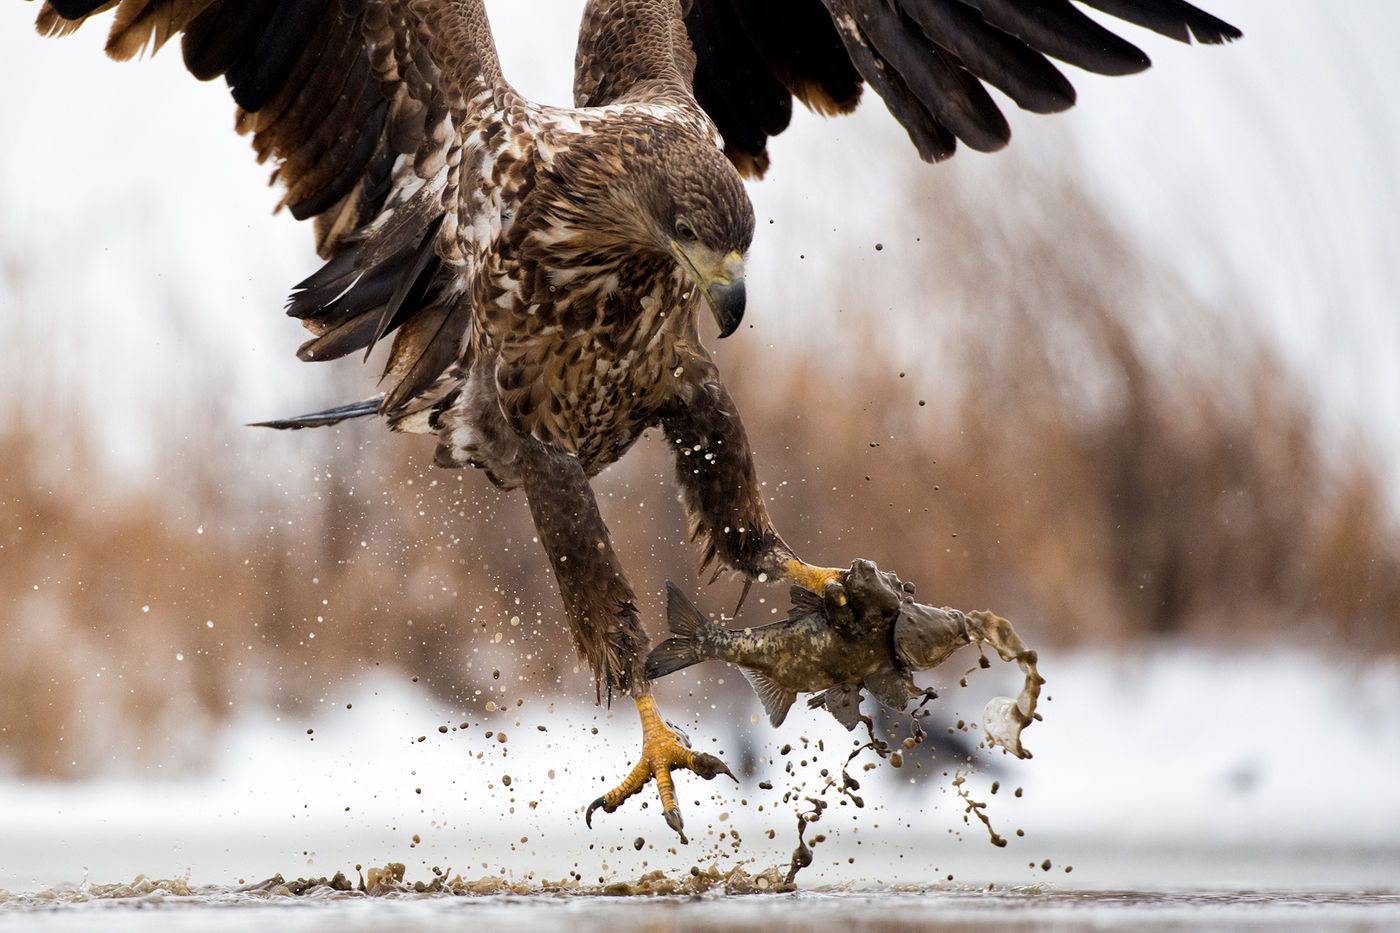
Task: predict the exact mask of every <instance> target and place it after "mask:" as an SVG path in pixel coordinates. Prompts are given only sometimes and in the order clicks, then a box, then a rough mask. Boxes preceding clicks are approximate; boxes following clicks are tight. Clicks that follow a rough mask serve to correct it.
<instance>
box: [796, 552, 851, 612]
mask: <svg viewBox="0 0 1400 933" xmlns="http://www.w3.org/2000/svg"><path fill="white" fill-rule="evenodd" d="M783 570H784V571H786V572H787V575H788V579H789V580H791V581H792V582H793V583H796V584H797V585H798V586H800V587H802V588H803V589H804V590H806V591H807V592H809V593H817V594H821V593H822V592H823V591H824V590H825V589H826V587H827V585H828V584H831V583H838V584H839V583H842V582H844V581H845V579H846V571H844V570H839V569H837V568H835V567H817V566H814V565H812V564H804V563H802V561H800V560H797V559H796V558H793V559H792V560H790V561H788V562H787V563H786V564H784V565H783ZM837 601H838V602H839V603H840V605H843V606H844V605H845V604H846V594H845V593H841V594H840V595H839V596H838V597H837Z"/></svg>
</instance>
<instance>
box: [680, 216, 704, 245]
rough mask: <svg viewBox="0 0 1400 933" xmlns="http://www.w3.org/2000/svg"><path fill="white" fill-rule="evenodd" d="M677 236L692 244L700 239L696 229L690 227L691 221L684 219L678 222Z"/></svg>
mask: <svg viewBox="0 0 1400 933" xmlns="http://www.w3.org/2000/svg"><path fill="white" fill-rule="evenodd" d="M676 236H678V237H680V238H681V239H682V240H688V241H690V242H694V241H695V240H698V239H700V238H699V237H698V236H696V235H695V228H694V227H692V226H691V225H690V221H688V220H686V219H685V218H684V217H682V218H681V219H680V220H677V221H676Z"/></svg>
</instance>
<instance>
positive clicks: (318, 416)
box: [248, 396, 384, 431]
mask: <svg viewBox="0 0 1400 933" xmlns="http://www.w3.org/2000/svg"><path fill="white" fill-rule="evenodd" d="M383 400H384V398H383V396H379V397H378V398H367V399H365V400H364V401H363V402H351V403H350V404H349V405H338V406H336V407H335V408H327V409H326V410H325V411H316V412H311V413H310V414H306V415H293V416H292V417H290V418H278V419H277V420H275V421H255V422H253V423H252V424H250V425H248V427H250V428H276V429H277V430H279V431H296V430H299V429H301V428H323V427H325V426H326V425H330V424H339V423H340V422H342V421H346V420H348V419H350V418H364V417H366V416H368V415H373V414H378V412H379V405H380V403H381V402H382V401H383Z"/></svg>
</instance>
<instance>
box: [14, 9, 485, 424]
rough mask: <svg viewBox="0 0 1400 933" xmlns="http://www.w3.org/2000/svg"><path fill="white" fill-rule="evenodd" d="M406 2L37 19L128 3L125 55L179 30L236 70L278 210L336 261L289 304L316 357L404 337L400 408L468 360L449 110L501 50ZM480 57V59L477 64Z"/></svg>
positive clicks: (111, 43)
mask: <svg viewBox="0 0 1400 933" xmlns="http://www.w3.org/2000/svg"><path fill="white" fill-rule="evenodd" d="M409 7H410V4H409V3H408V2H407V0H49V2H46V3H45V4H44V6H43V7H42V8H41V10H40V12H39V16H38V21H37V24H36V25H37V28H38V30H39V31H40V32H42V33H47V34H50V35H58V34H64V33H67V32H71V31H72V30H74V29H77V28H78V27H79V26H81V25H83V23H84V22H86V21H87V19H88V18H89V17H93V16H96V15H98V14H102V13H105V12H108V11H112V10H113V9H115V17H114V19H113V21H112V25H111V31H110V34H109V36H108V41H107V51H108V54H109V55H111V57H113V58H116V59H130V58H134V57H136V56H137V55H139V54H141V53H142V52H146V51H151V52H154V51H156V50H158V49H159V48H160V47H161V46H163V45H164V44H166V43H167V42H169V41H170V40H172V39H174V38H176V37H177V36H178V37H180V45H181V51H182V52H183V55H184V60H185V65H186V67H187V68H188V69H189V71H190V72H191V73H192V74H193V75H194V76H195V77H197V78H199V79H201V80H210V79H213V78H216V77H220V76H222V77H223V78H224V79H225V80H226V81H227V83H228V85H229V89H230V91H231V92H232V95H233V99H234V102H235V103H236V104H237V105H238V110H237V119H236V127H237V129H238V131H239V132H240V133H242V134H244V135H247V136H249V137H250V140H251V142H252V145H253V149H254V151H255V152H256V154H257V157H258V160H259V161H271V162H272V164H273V165H274V169H273V173H272V176H273V181H275V182H279V183H280V184H281V186H282V188H283V190H284V195H283V198H282V201H281V204H280V205H279V206H280V207H286V208H287V210H288V211H289V212H290V213H291V214H292V215H293V216H294V217H296V218H298V219H301V220H308V219H309V220H312V221H313V224H314V227H315V238H316V249H317V251H318V252H319V253H320V255H321V257H322V258H324V259H327V260H329V261H328V262H327V264H326V266H325V267H323V268H322V269H321V270H320V271H318V272H317V273H316V274H314V275H312V276H311V277H310V278H308V279H307V280H306V281H304V282H302V283H300V284H299V285H298V286H297V288H296V291H294V293H293V295H292V298H291V300H290V303H289V307H288V313H290V314H292V315H293V316H295V317H298V318H300V319H301V320H302V321H303V323H305V324H306V326H307V328H308V329H309V330H311V332H312V333H313V334H315V335H316V336H315V338H314V339H312V340H310V341H308V342H307V343H306V344H305V345H304V346H303V347H302V348H301V351H300V354H299V355H300V356H301V357H302V358H303V359H315V360H328V359H335V358H337V357H341V356H344V355H346V354H349V353H353V352H355V351H357V350H365V349H367V348H368V347H370V346H372V345H373V344H374V342H375V341H376V340H378V339H380V338H382V337H384V336H385V335H386V334H388V333H390V332H392V331H395V330H397V334H396V337H395V341H394V346H393V351H392V352H391V354H390V357H389V363H388V368H387V370H386V374H385V375H386V377H388V379H389V380H390V382H391V385H390V387H389V391H388V393H387V396H386V399H385V402H384V412H385V413H386V414H394V413H398V414H402V413H403V412H402V406H403V405H404V404H405V403H406V402H408V401H409V400H410V399H412V398H413V397H415V396H416V395H418V394H419V393H420V392H422V391H423V390H424V389H426V388H427V387H428V386H430V385H432V383H433V382H434V380H436V379H437V378H438V377H439V376H440V375H441V374H442V372H443V371H444V370H445V369H446V368H447V367H448V366H449V365H450V364H451V363H452V362H453V361H454V360H455V359H456V357H457V354H458V351H459V347H460V344H461V338H462V335H463V334H464V333H465V331H466V329H467V327H468V326H469V324H468V314H467V311H468V309H467V307H466V303H465V300H464V299H463V296H462V295H461V292H460V289H458V288H454V287H453V283H452V281H451V275H450V273H449V272H448V271H447V270H446V269H445V268H444V264H443V262H442V261H441V259H440V257H439V255H438V252H439V251H438V250H437V249H436V246H437V240H438V237H439V235H440V234H442V233H443V231H444V228H445V227H446V226H448V225H449V221H450V218H448V217H446V216H445V215H446V213H447V212H446V211H444V208H443V204H444V203H445V202H448V201H450V199H446V198H444V197H441V196H440V195H441V194H442V192H443V189H444V186H445V185H446V184H447V181H448V179H447V177H446V176H447V174H448V173H447V171H446V169H447V168H448V162H449V159H450V157H451V155H452V152H453V150H454V148H455V147H459V146H460V145H461V141H460V140H459V139H458V138H457V136H456V133H455V130H454V128H453V121H452V120H451V119H450V114H451V113H452V112H453V110H454V109H460V108H461V106H462V105H463V101H464V99H465V98H466V97H467V96H469V95H470V93H472V89H471V88H469V87H467V85H468V84H470V83H473V82H477V81H480V82H484V84H485V85H486V86H490V85H492V84H495V83H498V82H499V80H500V72H499V65H498V64H497V62H496V58H495V50H494V48H492V47H490V45H489V43H487V44H486V46H485V47H476V46H475V45H473V44H471V43H464V42H462V41H460V37H458V36H438V35H436V34H435V32H434V30H433V28H432V23H431V22H426V21H425V20H424V19H423V17H421V16H419V15H417V13H416V11H414V10H410V8H409ZM467 58H470V59H471V60H466V59H467Z"/></svg>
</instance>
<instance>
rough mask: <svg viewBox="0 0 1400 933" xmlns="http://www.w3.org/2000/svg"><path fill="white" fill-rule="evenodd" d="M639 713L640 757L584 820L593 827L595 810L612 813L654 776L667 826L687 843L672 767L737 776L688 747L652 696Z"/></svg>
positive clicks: (591, 806) (641, 702)
mask: <svg viewBox="0 0 1400 933" xmlns="http://www.w3.org/2000/svg"><path fill="white" fill-rule="evenodd" d="M637 714H638V715H639V716H641V719H642V757H641V760H640V761H638V762H637V764H636V766H635V767H633V768H632V772H631V773H630V774H628V775H627V777H626V779H624V780H623V782H622V783H621V784H619V785H618V786H617V787H615V788H613V789H612V790H610V791H608V792H607V793H606V794H604V795H603V796H601V797H599V798H598V799H597V800H595V801H593V802H592V803H590V804H589V805H588V809H587V811H585V813H584V817H583V818H584V822H585V823H587V824H588V826H589V827H590V828H592V826H593V811H594V810H596V809H598V808H599V807H602V808H603V812H605V813H611V812H613V811H614V810H616V809H617V808H618V807H620V806H622V804H623V802H624V801H625V800H627V798H628V797H631V796H632V795H633V794H635V793H637V792H638V791H639V790H641V789H642V788H643V787H645V786H646V785H647V782H648V781H650V780H652V779H653V778H655V779H656V790H657V793H658V794H660V795H661V812H662V815H663V816H665V818H666V825H668V826H670V827H671V828H672V829H674V830H675V831H676V833H677V834H679V835H680V837H681V843H682V844H685V843H686V842H688V841H689V840H687V839H686V838H685V833H684V832H683V828H684V826H685V821H684V820H682V819H681V811H680V807H679V806H678V805H677V804H676V785H675V782H673V781H672V780H671V769H672V768H685V769H687V770H689V771H694V772H695V773H696V774H698V775H700V776H701V777H702V778H704V779H705V780H707V781H708V780H710V779H711V778H713V777H714V776H715V775H717V774H727V775H729V776H730V777H732V778H734V773H733V772H732V771H730V770H729V767H728V766H727V765H726V764H725V763H724V762H723V761H720V760H719V759H718V758H716V757H715V756H714V755H707V754H705V753H703V752H701V753H700V754H696V753H695V752H692V751H691V750H690V749H689V748H688V747H687V746H686V743H685V740H684V738H682V737H681V736H680V735H679V734H677V733H676V731H675V730H674V729H672V728H671V727H670V726H668V725H666V723H665V722H664V721H663V720H662V719H661V714H660V713H658V712H657V711H656V701H655V700H654V699H652V698H651V697H650V696H644V697H641V698H640V699H638V700H637ZM734 783H736V784H737V783H739V779H738V778H734Z"/></svg>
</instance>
